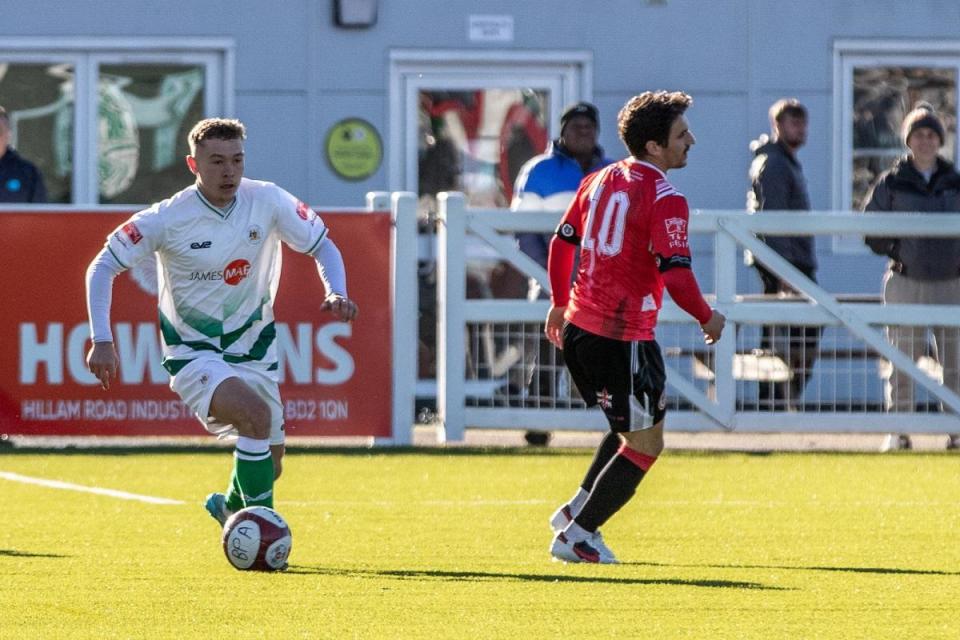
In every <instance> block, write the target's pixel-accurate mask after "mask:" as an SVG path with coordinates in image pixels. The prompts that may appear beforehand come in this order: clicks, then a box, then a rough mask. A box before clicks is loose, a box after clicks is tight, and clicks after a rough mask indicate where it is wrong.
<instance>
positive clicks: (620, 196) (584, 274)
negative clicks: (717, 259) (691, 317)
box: [556, 158, 690, 340]
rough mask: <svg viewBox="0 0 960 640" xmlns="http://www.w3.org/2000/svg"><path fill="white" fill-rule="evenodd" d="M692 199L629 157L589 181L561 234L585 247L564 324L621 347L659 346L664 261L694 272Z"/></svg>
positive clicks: (559, 230) (660, 174)
mask: <svg viewBox="0 0 960 640" xmlns="http://www.w3.org/2000/svg"><path fill="white" fill-rule="evenodd" d="M689 217H690V212H689V209H688V208H687V199H686V198H684V197H683V195H681V194H680V193H679V192H677V190H676V189H674V188H673V186H672V185H671V184H670V183H669V182H667V177H666V175H665V174H664V173H663V172H662V171H661V170H660V169H658V168H657V167H655V166H653V165H652V164H649V163H646V162H642V161H640V160H636V159H635V158H627V159H626V160H621V161H620V162H617V163H615V164H612V165H610V166H608V167H606V168H604V169H601V170H600V171H598V172H596V173H594V174H592V175H590V176H587V177H586V178H585V179H584V180H583V182H582V183H581V184H580V189H579V190H578V191H577V194H576V196H575V197H574V199H573V202H571V203H570V206H569V208H568V209H567V211H566V213H565V214H564V216H563V220H562V221H561V222H560V226H559V227H557V232H556V233H557V235H558V236H559V237H560V238H561V239H562V240H565V241H567V242H571V243H573V244H579V245H580V267H579V269H578V271H577V277H576V281H575V282H574V285H573V291H572V292H571V296H570V301H569V303H568V304H567V310H566V313H565V315H564V317H565V318H566V319H567V320H568V321H569V322H572V323H573V324H575V325H577V326H578V327H580V328H582V329H586V330H587V331H589V332H591V333H594V334H597V335H601V336H606V337H608V338H614V339H617V340H653V339H654V329H655V327H656V325H657V313H658V312H659V310H660V306H661V303H662V301H663V278H661V276H660V269H659V264H660V261H662V260H666V261H669V262H671V263H673V264H675V265H678V266H687V267H689V265H690V247H689V244H688V242H687V221H688V220H689Z"/></svg>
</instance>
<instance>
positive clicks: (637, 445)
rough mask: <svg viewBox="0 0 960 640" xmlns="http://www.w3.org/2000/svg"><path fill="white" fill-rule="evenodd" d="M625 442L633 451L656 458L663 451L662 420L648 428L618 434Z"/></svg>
mask: <svg viewBox="0 0 960 640" xmlns="http://www.w3.org/2000/svg"><path fill="white" fill-rule="evenodd" d="M620 435H622V436H623V438H624V440H626V442H627V446H628V447H630V448H631V449H633V450H634V451H639V452H640V453H643V454H645V455H648V456H652V457H654V458H656V457H657V456H659V455H660V454H661V453H663V447H664V442H663V422H662V421H661V422H658V423H657V424H655V425H653V426H652V427H650V428H649V429H641V430H638V431H628V432H626V433H622V434H620Z"/></svg>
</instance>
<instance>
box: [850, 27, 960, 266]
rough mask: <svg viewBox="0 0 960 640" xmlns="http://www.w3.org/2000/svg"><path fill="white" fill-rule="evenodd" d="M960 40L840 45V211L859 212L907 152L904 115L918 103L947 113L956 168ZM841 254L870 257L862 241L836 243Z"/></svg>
mask: <svg viewBox="0 0 960 640" xmlns="http://www.w3.org/2000/svg"><path fill="white" fill-rule="evenodd" d="M958 78H960V41H955V42H949V41H926V42H919V41H916V42H915V41H900V40H897V41H893V40H877V41H862V40H838V41H837V42H836V43H835V44H834V123H835V126H834V142H833V176H834V185H833V198H832V200H833V208H834V209H837V210H841V211H849V210H854V211H859V210H860V209H861V208H862V207H863V204H864V202H865V200H866V198H867V196H868V195H869V193H870V188H871V187H872V185H873V183H874V181H875V180H876V178H877V177H878V176H879V174H880V173H882V172H883V171H885V170H886V169H888V168H890V166H892V164H893V162H894V161H895V160H896V158H897V157H899V156H900V155H901V154H903V153H905V152H906V147H904V145H903V141H902V140H901V138H900V124H901V122H902V121H903V117H904V115H906V113H907V112H908V111H910V109H911V108H913V106H914V104H916V102H917V101H920V100H924V101H926V102H929V103H930V104H931V105H933V107H934V108H935V109H937V111H938V112H939V114H940V116H941V118H942V119H943V121H944V125H945V127H946V130H947V131H946V133H947V136H946V137H947V139H946V141H945V144H944V147H943V150H942V151H941V153H942V154H943V155H944V157H946V158H948V159H950V160H952V161H956V157H957V156H956V154H957V143H956V138H957V91H958ZM833 248H834V250H835V251H838V252H841V253H860V252H868V251H869V250H868V249H867V248H866V247H865V246H864V244H863V240H862V238H860V237H859V236H840V237H837V238H834V247H833Z"/></svg>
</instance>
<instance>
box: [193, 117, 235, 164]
mask: <svg viewBox="0 0 960 640" xmlns="http://www.w3.org/2000/svg"><path fill="white" fill-rule="evenodd" d="M246 139H247V128H246V127H245V126H243V123H242V122H240V121H239V120H236V119H233V118H207V119H205V120H201V121H200V122H198V123H197V124H195V125H193V129H190V134H189V135H188V136H187V142H188V143H189V145H190V155H196V154H197V147H198V146H199V145H201V144H203V142H204V141H206V140H246Z"/></svg>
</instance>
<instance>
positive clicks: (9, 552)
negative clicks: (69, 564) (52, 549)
mask: <svg viewBox="0 0 960 640" xmlns="http://www.w3.org/2000/svg"><path fill="white" fill-rule="evenodd" d="M2 557H12V558H67V557H69V556H65V555H61V554H59V553H32V552H30V551H17V550H16V549H0V558H2Z"/></svg>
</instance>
